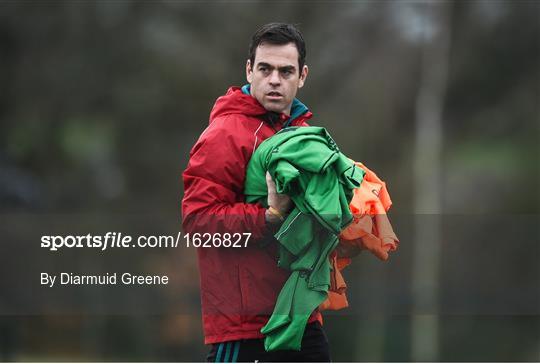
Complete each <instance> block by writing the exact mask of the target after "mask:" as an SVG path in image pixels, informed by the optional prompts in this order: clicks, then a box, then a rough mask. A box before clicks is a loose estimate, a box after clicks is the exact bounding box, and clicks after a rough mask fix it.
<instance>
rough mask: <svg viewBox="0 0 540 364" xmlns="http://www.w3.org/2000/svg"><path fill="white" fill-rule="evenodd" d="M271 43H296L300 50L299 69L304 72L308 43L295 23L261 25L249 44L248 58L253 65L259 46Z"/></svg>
mask: <svg viewBox="0 0 540 364" xmlns="http://www.w3.org/2000/svg"><path fill="white" fill-rule="evenodd" d="M264 43H269V44H276V45H285V44H289V43H294V45H296V49H297V50H298V66H299V69H298V71H299V72H300V73H302V68H303V67H304V64H305V63H306V43H305V42H304V38H303V37H302V33H300V31H299V30H298V28H297V27H296V26H294V25H293V24H286V23H269V24H265V25H263V26H262V27H260V28H259V29H258V30H257V31H256V32H255V34H253V37H252V38H251V43H250V44H249V54H248V58H249V60H250V62H251V66H252V67H253V66H254V64H253V63H254V62H255V52H256V50H257V47H258V46H259V45H261V44H264Z"/></svg>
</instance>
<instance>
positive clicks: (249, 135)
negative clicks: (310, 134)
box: [182, 87, 322, 344]
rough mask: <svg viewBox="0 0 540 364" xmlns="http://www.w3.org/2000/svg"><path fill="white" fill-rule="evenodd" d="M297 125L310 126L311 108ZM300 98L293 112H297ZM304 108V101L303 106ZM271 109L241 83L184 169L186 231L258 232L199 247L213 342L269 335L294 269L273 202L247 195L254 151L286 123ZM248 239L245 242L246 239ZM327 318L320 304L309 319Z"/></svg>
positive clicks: (224, 99) (221, 101)
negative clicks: (273, 222)
mask: <svg viewBox="0 0 540 364" xmlns="http://www.w3.org/2000/svg"><path fill="white" fill-rule="evenodd" d="M295 103H297V104H300V105H301V106H302V107H303V108H304V110H301V111H304V112H303V113H302V114H301V115H299V116H297V117H296V118H294V119H293V120H292V122H291V124H290V125H294V126H305V125H307V123H306V120H308V119H309V118H310V117H311V116H312V114H311V112H309V111H307V109H305V106H304V105H302V104H301V103H299V102H298V101H295ZM294 105H295V104H293V113H292V114H293V115H294V114H295V113H294ZM297 110H298V108H297ZM266 113H267V110H265V109H264V107H263V106H262V105H261V104H259V102H258V101H257V100H256V99H255V98H253V97H252V96H250V95H247V94H245V93H243V92H242V90H241V89H240V88H239V87H231V88H230V89H229V90H228V91H227V93H226V94H225V95H224V96H221V97H219V98H218V99H217V100H216V103H215V105H214V108H213V109H212V112H211V114H210V124H209V126H208V127H207V128H206V130H204V131H203V133H202V134H201V136H200V137H199V140H198V141H197V142H196V143H195V145H194V146H193V148H192V150H191V153H190V159H189V163H188V166H187V168H186V170H185V171H184V173H183V179H184V198H183V200H182V218H183V229H184V232H185V233H188V232H190V233H194V232H200V233H206V232H208V233H221V234H223V233H225V232H228V233H230V234H234V233H245V232H250V233H252V237H251V239H250V240H249V242H248V246H247V247H242V248H223V247H221V248H214V247H212V248H197V253H198V263H199V272H200V287H201V301H202V316H203V330H204V336H205V344H212V343H218V342H225V341H232V340H239V339H253V338H262V337H263V335H262V334H261V333H260V329H261V328H262V327H263V326H264V325H265V324H266V322H267V321H268V319H269V317H270V315H271V314H272V311H273V309H274V305H275V303H276V299H277V296H278V294H279V292H280V291H281V288H282V287H283V284H284V283H285V281H286V280H287V278H288V277H289V272H287V271H285V270H283V269H281V268H279V267H278V266H277V256H278V249H277V243H275V241H272V242H270V243H268V244H263V243H262V241H264V240H265V239H266V240H268V239H273V238H272V237H271V232H270V231H268V230H267V227H266V221H265V208H264V207H263V206H261V205H259V204H247V203H245V202H244V194H243V190H244V180H245V174H246V168H247V164H248V162H249V159H250V158H251V155H252V154H253V151H254V150H255V149H256V148H257V147H258V146H259V145H260V143H261V142H262V141H263V140H265V139H266V138H268V137H270V136H272V135H273V134H275V132H276V131H277V130H279V129H281V128H282V126H283V124H284V123H285V122H286V121H287V119H288V118H289V117H288V116H287V115H284V114H281V115H280V120H279V121H278V122H277V123H276V124H275V125H274V126H273V127H271V126H270V125H269V124H268V123H267V122H265V121H262V119H263V116H264V115H265V114H266ZM242 246H243V244H242ZM315 320H319V321H321V322H322V317H321V315H320V313H319V312H318V311H315V312H314V313H313V314H312V316H311V317H310V320H309V322H312V321H315Z"/></svg>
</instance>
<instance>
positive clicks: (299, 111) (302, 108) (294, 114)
mask: <svg viewBox="0 0 540 364" xmlns="http://www.w3.org/2000/svg"><path fill="white" fill-rule="evenodd" d="M250 88H251V85H250V84H247V85H244V86H242V93H244V94H245V95H251V92H250ZM308 111H309V109H308V108H307V106H306V105H304V104H303V103H302V102H300V100H298V99H296V98H295V99H294V100H293V102H292V105H291V116H290V117H289V119H288V120H287V121H286V122H285V123H284V124H283V127H284V128H286V127H288V126H289V125H291V123H292V122H293V121H294V120H296V119H297V118H298V117H300V116H301V115H304V114H305V113H306V112H308Z"/></svg>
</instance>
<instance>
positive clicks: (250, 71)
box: [246, 59, 253, 83]
mask: <svg viewBox="0 0 540 364" xmlns="http://www.w3.org/2000/svg"><path fill="white" fill-rule="evenodd" d="M246 79H247V82H248V83H251V81H252V80H253V68H252V66H251V61H250V60H249V59H248V60H247V62H246Z"/></svg>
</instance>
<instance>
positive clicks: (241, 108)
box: [210, 84, 311, 127]
mask: <svg viewBox="0 0 540 364" xmlns="http://www.w3.org/2000/svg"><path fill="white" fill-rule="evenodd" d="M267 112H268V111H267V110H266V109H265V108H264V107H263V106H262V105H261V104H260V103H259V102H258V101H257V99H255V98H254V97H253V96H251V94H250V85H249V84H248V85H244V86H243V87H242V88H240V87H237V86H233V87H230V88H229V89H228V90H227V93H226V94H225V95H223V96H220V97H219V98H218V99H217V100H216V102H215V104H214V107H213V108H212V112H211V113H210V122H212V120H214V119H215V118H217V117H219V116H225V115H229V114H243V115H246V116H252V117H257V116H261V115H264V114H266V113H267ZM304 114H309V115H305V116H306V117H308V118H309V117H310V116H311V112H310V111H309V109H308V108H307V106H306V105H304V104H303V103H301V102H300V101H299V100H298V99H294V100H293V103H292V106H291V116H290V117H289V118H285V120H286V121H285V123H284V125H283V127H286V126H289V125H290V124H291V123H292V122H293V121H294V120H295V119H297V118H299V117H300V116H302V115H304Z"/></svg>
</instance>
